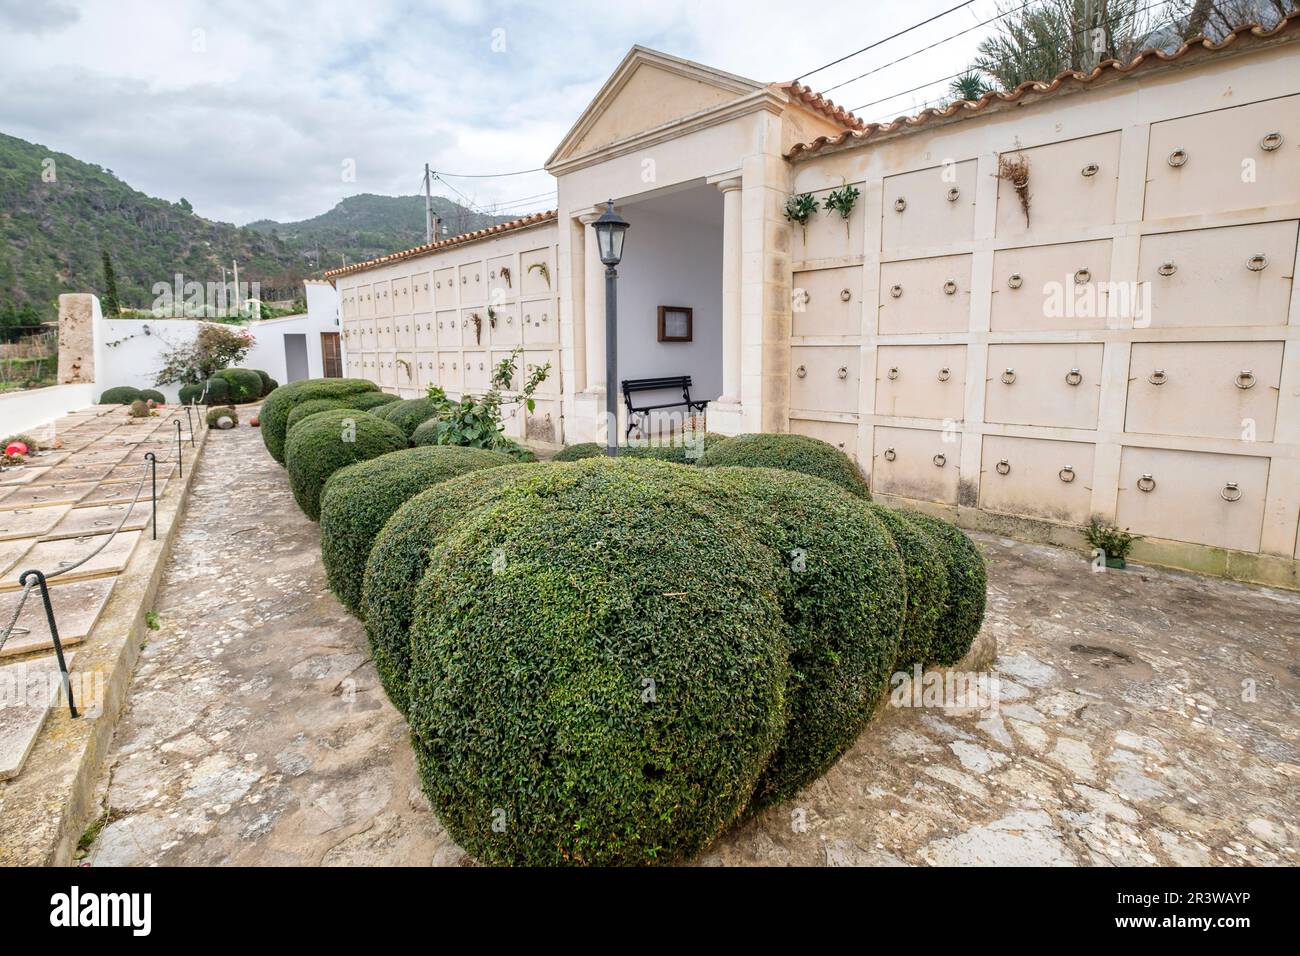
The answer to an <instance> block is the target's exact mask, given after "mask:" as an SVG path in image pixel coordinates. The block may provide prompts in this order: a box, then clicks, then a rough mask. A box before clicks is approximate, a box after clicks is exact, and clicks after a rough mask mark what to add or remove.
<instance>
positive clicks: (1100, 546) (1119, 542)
mask: <svg viewBox="0 0 1300 956" xmlns="http://www.w3.org/2000/svg"><path fill="white" fill-rule="evenodd" d="M1083 536H1084V538H1086V539H1087V541H1088V543H1089V544H1090V545H1092V546H1093V548H1094V549H1096V550H1097V551H1099V552H1101V553H1100V555H1099V557H1100V558H1101V559H1102V560H1103V561H1104V562H1105V563H1106V567H1108V568H1123V567H1125V566H1126V562H1125V560H1124V559H1125V558H1127V557H1128V553H1129V552H1130V551H1131V550H1133V542H1135V541H1138V540H1139V539H1140V538H1141V536H1140V535H1136V534H1129V533H1128V531H1127V530H1124V531H1121V530H1120V529H1119V528H1117V527H1116V526H1115V525H1113V524H1111V523H1110V522H1108V521H1105V520H1103V519H1102V518H1100V517H1098V516H1097V515H1093V516H1092V518H1090V519H1089V521H1088V523H1087V524H1086V525H1084V527H1083Z"/></svg>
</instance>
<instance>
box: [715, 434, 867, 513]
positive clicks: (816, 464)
mask: <svg viewBox="0 0 1300 956" xmlns="http://www.w3.org/2000/svg"><path fill="white" fill-rule="evenodd" d="M700 464H701V465H704V466H706V467H712V466H719V465H737V466H740V467H743V468H781V469H783V470H785V471H797V472H800V473H802V474H805V475H813V476H815V477H817V478H825V479H826V480H827V481H830V482H833V483H835V484H837V485H839V486H840V487H842V488H844V489H846V490H847V491H850V492H852V493H853V494H855V495H858V496H859V497H861V498H870V497H871V492H870V491H869V490H868V489H867V483H866V481H865V480H864V479H863V477H862V473H861V472H859V471H858V467H857V465H855V464H854V463H853V459H852V458H850V457H849V456H848V455H846V454H844V452H842V451H840V450H839V449H838V448H836V447H834V446H833V445H828V444H827V443H826V442H824V441H820V440H818V439H816V438H809V437H808V436H807V435H776V434H769V433H760V434H754V435H737V436H735V437H734V438H728V439H727V440H726V441H722V442H717V443H716V444H714V445H711V446H710V447H709V449H708V450H707V451H706V452H705V453H704V458H703V459H702V460H701V461H700Z"/></svg>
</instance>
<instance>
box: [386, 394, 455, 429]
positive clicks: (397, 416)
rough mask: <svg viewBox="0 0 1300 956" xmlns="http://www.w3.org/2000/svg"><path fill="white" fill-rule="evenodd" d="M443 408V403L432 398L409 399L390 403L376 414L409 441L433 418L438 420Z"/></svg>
mask: <svg viewBox="0 0 1300 956" xmlns="http://www.w3.org/2000/svg"><path fill="white" fill-rule="evenodd" d="M443 407H444V404H443V403H442V402H435V401H434V400H433V399H431V398H407V399H403V400H402V401H400V402H389V403H388V404H386V405H383V406H381V407H380V408H378V409H376V410H375V413H374V414H376V415H378V416H379V417H380V418H382V419H383V420H384V421H386V422H392V423H393V424H394V425H396V426H397V427H398V428H400V429H401V430H402V431H403V433H405V435H406V437H407V438H408V439H409V438H410V437H411V436H412V435H413V434H415V430H416V429H417V428H419V427H420V426H421V425H423V424H424V423H425V422H427V421H429V420H430V419H431V418H436V417H437V415H438V412H440V411H441V410H442V409H443Z"/></svg>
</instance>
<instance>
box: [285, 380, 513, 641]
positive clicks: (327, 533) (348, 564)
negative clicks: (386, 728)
mask: <svg viewBox="0 0 1300 956" xmlns="http://www.w3.org/2000/svg"><path fill="white" fill-rule="evenodd" d="M310 404H312V403H311V402H304V403H303V404H302V405H299V406H298V407H297V408H296V409H294V412H293V415H297V414H298V413H299V412H301V411H302V410H303V409H304V408H306V407H307V406H308V405H310ZM293 415H290V416H289V419H290V422H292V420H293ZM289 430H290V432H292V431H293V425H292V424H291V425H290V427H289ZM508 464H510V457H509V456H508V455H502V454H500V453H498V452H494V451H487V450H485V449H482V448H457V447H454V446H437V447H431V448H405V449H403V450H401V451H395V452H392V453H390V454H387V455H381V456H380V457H378V458H372V459H370V460H369V461H363V462H360V463H358V464H355V465H348V466H347V467H346V468H342V469H340V470H338V471H336V472H335V473H334V474H333V475H332V476H330V479H329V480H328V481H326V482H325V490H324V492H323V493H322V494H321V505H320V536H321V557H322V558H323V559H324V562H325V577H326V580H327V581H328V582H329V586H330V590H332V591H333V592H334V593H335V594H336V595H338V599H339V601H340V602H342V604H343V606H344V607H346V608H347V609H348V610H349V611H351V612H352V614H353V615H355V616H357V617H361V616H362V605H361V590H362V587H361V586H362V580H363V578H364V577H365V572H366V559H367V558H369V557H370V548H371V546H372V545H373V544H374V541H375V537H376V536H377V535H378V534H379V532H380V531H381V530H382V529H383V527H384V522H386V521H387V520H388V519H389V518H391V517H392V516H393V512H395V511H396V510H397V509H398V508H400V507H401V506H402V505H403V504H405V503H406V501H407V500H408V499H410V498H412V497H414V496H415V495H417V494H419V493H420V492H421V491H424V490H425V489H427V488H430V487H432V486H433V485H436V484H438V483H439V482H443V481H446V480H447V479H448V478H454V477H456V476H457V475H463V474H467V473H468V472H471V471H477V470H479V469H481V468H495V467H498V466H500V465H508Z"/></svg>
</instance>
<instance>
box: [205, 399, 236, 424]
mask: <svg viewBox="0 0 1300 956" xmlns="http://www.w3.org/2000/svg"><path fill="white" fill-rule="evenodd" d="M223 416H224V417H226V418H229V419H230V420H231V421H232V422H233V423H234V424H236V425H238V424H239V413H238V412H237V411H235V406H233V405H214V406H213V407H211V408H209V409H208V414H207V422H208V427H209V428H216V427H217V422H218V420H220V419H221V418H222V417H223Z"/></svg>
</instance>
